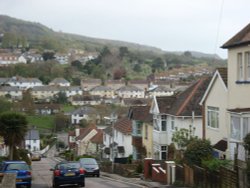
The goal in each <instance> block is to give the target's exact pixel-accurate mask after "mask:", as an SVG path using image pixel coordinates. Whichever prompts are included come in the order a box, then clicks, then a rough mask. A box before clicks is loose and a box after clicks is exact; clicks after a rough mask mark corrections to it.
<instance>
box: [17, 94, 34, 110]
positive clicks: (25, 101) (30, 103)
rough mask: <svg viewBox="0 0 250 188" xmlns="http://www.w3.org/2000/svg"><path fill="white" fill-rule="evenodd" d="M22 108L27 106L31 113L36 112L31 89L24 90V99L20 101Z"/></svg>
mask: <svg viewBox="0 0 250 188" xmlns="http://www.w3.org/2000/svg"><path fill="white" fill-rule="evenodd" d="M20 106H21V108H24V107H25V112H26V113H27V114H29V115H34V114H35V104H34V100H33V97H32V95H31V91H30V90H26V91H24V92H23V99H22V101H21V103H20Z"/></svg>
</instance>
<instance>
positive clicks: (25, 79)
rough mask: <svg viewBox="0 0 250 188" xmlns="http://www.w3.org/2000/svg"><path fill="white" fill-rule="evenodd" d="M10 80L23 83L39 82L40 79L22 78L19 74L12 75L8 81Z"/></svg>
mask: <svg viewBox="0 0 250 188" xmlns="http://www.w3.org/2000/svg"><path fill="white" fill-rule="evenodd" d="M10 82H22V83H25V82H29V83H41V84H42V82H41V80H39V79H38V78H23V77H21V76H14V77H12V78H10V79H9V80H8V83H10Z"/></svg>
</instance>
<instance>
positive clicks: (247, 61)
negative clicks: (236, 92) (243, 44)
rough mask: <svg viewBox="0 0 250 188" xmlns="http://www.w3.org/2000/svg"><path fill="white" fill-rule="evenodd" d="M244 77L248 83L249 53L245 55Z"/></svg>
mask: <svg viewBox="0 0 250 188" xmlns="http://www.w3.org/2000/svg"><path fill="white" fill-rule="evenodd" d="M245 67H246V69H245V77H246V80H247V81H250V52H246V53H245Z"/></svg>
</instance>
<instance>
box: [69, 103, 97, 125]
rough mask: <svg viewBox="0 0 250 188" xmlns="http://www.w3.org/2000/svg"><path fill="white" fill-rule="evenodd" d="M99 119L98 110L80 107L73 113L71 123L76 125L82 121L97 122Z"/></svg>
mask: <svg viewBox="0 0 250 188" xmlns="http://www.w3.org/2000/svg"><path fill="white" fill-rule="evenodd" d="M99 118H100V117H99V115H98V114H97V111H96V109H95V108H93V107H89V106H83V107H80V108H78V109H76V110H75V111H73V112H72V113H71V123H72V124H74V125H75V124H79V123H80V121H81V120H82V119H85V120H87V121H93V122H96V121H97V120H98V119H99Z"/></svg>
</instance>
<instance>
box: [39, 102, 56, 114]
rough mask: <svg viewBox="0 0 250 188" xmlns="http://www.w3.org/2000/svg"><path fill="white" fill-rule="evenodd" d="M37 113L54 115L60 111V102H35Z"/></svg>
mask: <svg viewBox="0 0 250 188" xmlns="http://www.w3.org/2000/svg"><path fill="white" fill-rule="evenodd" d="M35 111H36V114H39V115H52V114H57V113H59V112H60V105H59V104H50V103H49V104H46V103H45V104H35Z"/></svg>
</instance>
